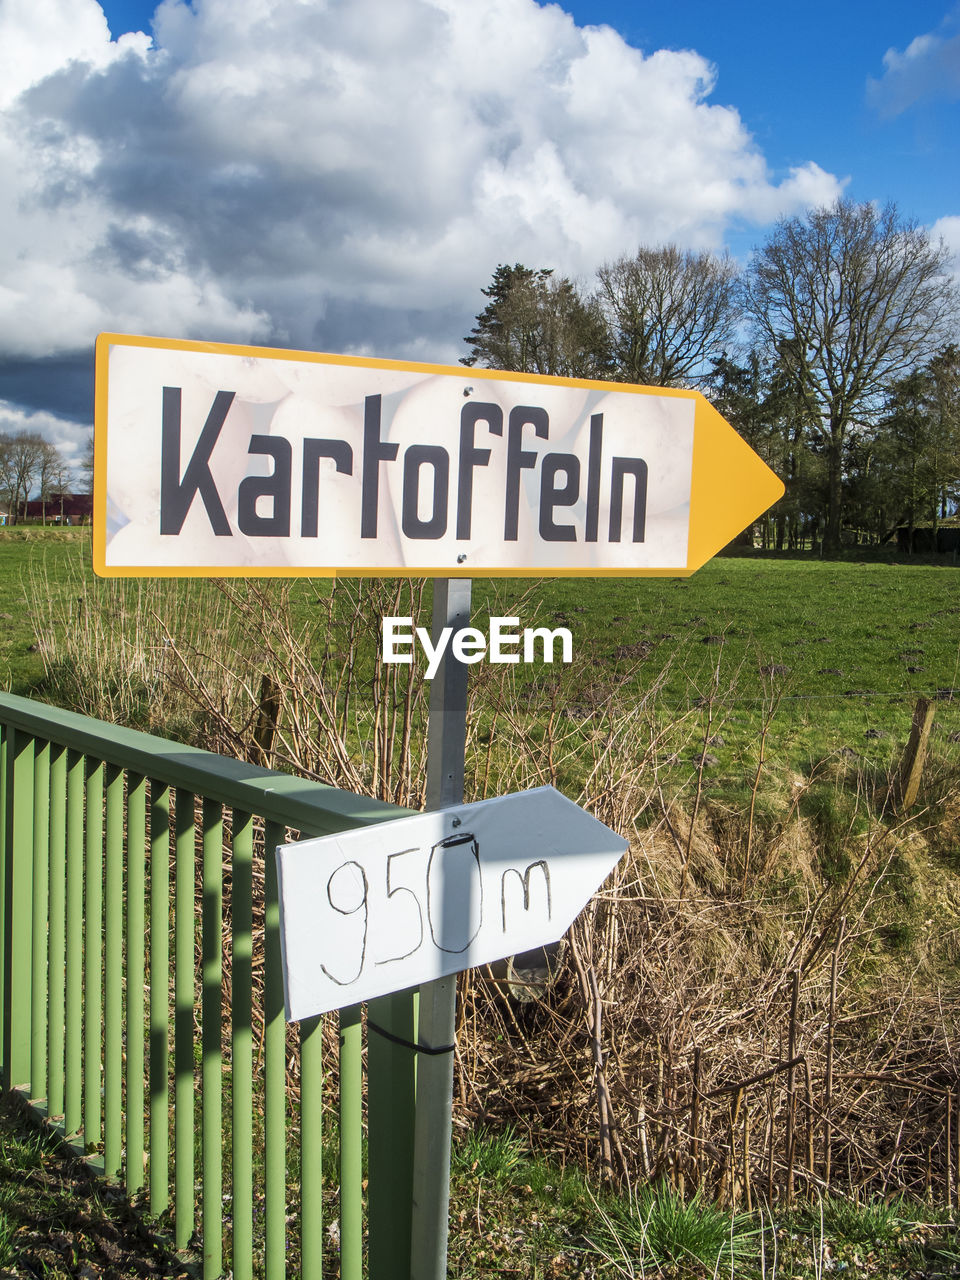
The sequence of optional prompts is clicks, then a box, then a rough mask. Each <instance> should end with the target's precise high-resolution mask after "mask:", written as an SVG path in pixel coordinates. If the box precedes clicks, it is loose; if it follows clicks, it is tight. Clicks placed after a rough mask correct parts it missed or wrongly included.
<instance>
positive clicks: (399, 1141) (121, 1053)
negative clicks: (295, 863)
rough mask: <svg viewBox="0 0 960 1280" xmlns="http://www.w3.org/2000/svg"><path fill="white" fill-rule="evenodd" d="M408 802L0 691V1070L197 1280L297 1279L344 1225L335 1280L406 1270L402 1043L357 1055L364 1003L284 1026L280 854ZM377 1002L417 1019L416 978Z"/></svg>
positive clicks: (389, 1022)
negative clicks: (120, 1188)
mask: <svg viewBox="0 0 960 1280" xmlns="http://www.w3.org/2000/svg"><path fill="white" fill-rule="evenodd" d="M403 812H405V811H404V810H401V809H398V808H395V807H394V806H391V805H386V804H381V803H379V802H377V801H374V800H371V799H368V798H365V797H361V796H356V795H352V794H350V793H347V792H342V791H338V790H336V789H334V788H330V787H325V786H322V785H321V784H319V783H312V782H307V781H304V780H303V779H298V778H293V777H290V776H289V775H286V774H280V773H273V772H270V771H268V770H265V769H259V768H256V767H255V766H253V765H248V764H243V763H241V762H239V761H236V760H231V759H227V758H225V757H223V756H217V755H214V754H212V753H210V752H205V751H199V750H196V749H193V748H190V747H186V746H183V745H181V744H178V743H173V742H168V741H165V740H162V739H159V738H154V737H151V736H150V735H148V734H143V733H138V732H135V731H133V730H128V729H121V728H117V727H116V726H114V725H109V724H105V723H102V722H100V721H96V720H90V719H86V718H84V717H82V716H78V715H75V714H73V713H71V712H67V711H62V710H59V709H57V708H54V707H49V706H46V705H45V704H42V703H37V702H33V701H30V700H28V699H25V698H19V697H16V696H13V695H10V694H0V940H2V947H0V1027H2V1039H0V1072H2V1080H3V1084H4V1085H5V1086H6V1087H7V1088H14V1089H18V1090H19V1091H20V1092H21V1093H22V1095H23V1096H25V1097H26V1098H27V1099H29V1101H30V1104H31V1106H33V1107H34V1108H35V1110H36V1111H37V1112H38V1113H39V1114H41V1115H42V1116H44V1117H45V1118H46V1119H47V1121H48V1122H49V1123H50V1124H52V1125H55V1126H57V1127H58V1128H59V1130H60V1131H61V1133H62V1134H63V1136H64V1137H65V1138H66V1139H67V1140H68V1141H71V1142H73V1143H74V1144H75V1145H76V1146H77V1147H78V1148H79V1149H81V1150H82V1151H83V1152H84V1153H85V1156H86V1158H87V1159H89V1160H91V1161H92V1162H93V1163H94V1164H95V1165H96V1167H98V1168H99V1169H100V1170H101V1172H102V1173H103V1174H104V1175H105V1176H106V1177H107V1178H109V1179H115V1180H119V1179H121V1178H122V1180H123V1184H124V1186H125V1189H126V1192H127V1193H128V1195H129V1196H130V1197H131V1198H134V1199H136V1200H138V1201H142V1202H143V1203H144V1205H145V1206H146V1207H147V1208H148V1209H149V1212H150V1213H151V1214H153V1215H156V1216H158V1217H159V1218H160V1219H161V1221H163V1222H169V1224H170V1228H171V1230H172V1237H173V1244H174V1247H175V1248H177V1249H180V1250H184V1249H186V1248H187V1247H188V1246H192V1247H193V1248H195V1249H196V1250H197V1252H198V1253H199V1252H202V1259H203V1263H202V1271H203V1276H204V1278H205V1280H211V1278H212V1277H217V1276H220V1275H222V1274H223V1273H224V1271H225V1258H226V1259H227V1260H228V1262H229V1270H230V1272H231V1274H232V1275H233V1276H234V1277H235V1278H236V1280H244V1278H247V1280H253V1277H254V1276H255V1275H256V1276H263V1277H266V1278H267V1280H280V1278H281V1277H284V1276H285V1275H286V1274H287V1273H288V1271H289V1273H290V1274H291V1275H301V1276H303V1277H305V1280H312V1278H314V1277H319V1276H320V1275H321V1274H322V1273H323V1269H324V1248H325V1247H326V1248H327V1249H328V1250H329V1249H331V1248H333V1247H334V1244H333V1241H334V1240H336V1239H337V1238H338V1239H339V1245H338V1248H339V1257H338V1259H337V1263H336V1266H337V1269H338V1271H339V1274H340V1275H341V1276H342V1277H344V1280H359V1278H360V1277H361V1276H362V1275H363V1274H368V1275H369V1276H370V1277H372V1278H374V1280H409V1262H408V1259H409V1242H410V1209H411V1206H410V1187H411V1174H412V1163H413V1133H414V1088H415V1078H414V1062H413V1058H414V1055H413V1054H412V1053H411V1052H410V1051H409V1050H408V1049H406V1048H404V1047H403V1046H402V1045H397V1044H394V1043H392V1042H391V1041H390V1040H388V1039H386V1038H384V1037H381V1036H372V1037H371V1039H370V1043H369V1045H368V1046H367V1052H366V1063H365V1064H364V1055H363V1048H364V1045H363V1029H364V1020H363V1018H362V1016H361V1010H360V1009H359V1007H353V1008H349V1009H343V1010H341V1011H340V1014H339V1026H338V1033H339V1034H338V1037H337V1039H338V1042H339V1052H338V1053H337V1052H334V1053H332V1054H326V1053H325V1052H324V1020H323V1019H322V1018H315V1019H309V1020H306V1021H304V1022H301V1023H300V1024H299V1026H298V1034H297V1035H296V1037H294V1035H293V1033H292V1031H288V1029H287V1027H286V1024H285V1020H284V1009H283V984H282V974H281V967H280V927H279V906H278V899H277V884H276V868H275V862H274V858H273V849H274V847H275V846H276V845H277V844H280V843H283V842H284V841H285V840H286V839H288V838H289V836H290V833H291V832H293V833H295V834H296V833H299V834H300V835H302V836H315V835H324V834H329V833H333V832H337V831H343V830H347V829H350V828H353V827H357V826H361V825H365V824H368V823H374V822H382V821H384V820H386V819H388V818H391V817H395V816H400V815H401V814H402V813H403ZM227 978H229V982H228V981H227ZM374 1006H375V1021H376V1023H377V1024H378V1025H379V1026H381V1027H383V1028H385V1029H386V1030H387V1031H389V1032H392V1033H393V1034H394V1035H395V1036H397V1037H398V1038H399V1039H401V1040H406V1041H408V1042H409V1041H413V1040H414V1039H415V1017H416V1014H415V1001H414V997H413V995H412V994H411V993H409V992H408V993H403V994H400V995H397V996H388V997H384V998H383V999H382V1000H379V1001H376V1002H373V1004H372V1005H371V1010H373V1009H374ZM331 1016H336V1015H331ZM332 1042H333V1041H332V1037H331V1036H330V1035H329V1034H328V1037H327V1043H328V1044H330V1043H332ZM328 1059H330V1060H328ZM364 1065H365V1070H366V1079H365V1080H364ZM364 1084H365V1085H366V1090H365V1098H366V1108H365V1110H366V1125H364V1115H363V1112H364V1107H363V1101H364ZM334 1090H336V1096H334V1092H333V1091H334ZM325 1091H326V1093H325ZM228 1092H229V1106H228V1105H227V1101H228V1099H227V1093H228ZM327 1095H329V1096H327ZM335 1104H336V1105H335ZM329 1129H333V1130H335V1131H336V1134H337V1135H338V1142H339V1157H338V1158H339V1166H338V1167H334V1168H333V1170H332V1171H330V1175H329V1176H328V1178H327V1184H328V1185H327V1186H325V1184H324V1176H323V1175H324V1169H323V1159H322V1153H323V1151H324V1148H325V1146H326V1148H327V1149H328V1150H329V1149H330V1147H331V1138H330V1136H329V1134H328V1133H327V1132H326V1131H327V1130H329ZM364 1133H366V1137H367V1143H366V1151H364V1143H363V1138H364ZM198 1157H199V1158H198ZM365 1178H366V1180H367V1189H366V1195H364V1189H363V1188H364V1179H365ZM334 1196H336V1199H334ZM225 1206H226V1209H225ZM325 1208H327V1209H328V1212H327V1213H326V1217H325ZM334 1221H335V1222H336V1230H334V1229H333V1224H334ZM294 1233H296V1234H297V1235H298V1239H296V1240H294V1239H293V1238H292V1236H293V1234H294ZM325 1241H326V1244H325ZM226 1251H229V1252H228V1254H227V1252H226ZM288 1254H289V1255H290V1256H291V1257H293V1258H294V1259H295V1261H293V1262H291V1261H290V1257H288Z"/></svg>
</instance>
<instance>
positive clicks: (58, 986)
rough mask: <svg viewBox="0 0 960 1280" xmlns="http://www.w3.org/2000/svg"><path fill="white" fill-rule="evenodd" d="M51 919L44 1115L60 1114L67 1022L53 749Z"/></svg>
mask: <svg viewBox="0 0 960 1280" xmlns="http://www.w3.org/2000/svg"><path fill="white" fill-rule="evenodd" d="M48 884H49V902H50V916H49V921H48V939H47V942H48V945H47V954H48V962H49V971H48V972H49V976H48V984H49V991H48V1017H47V1077H48V1080H47V1115H48V1116H49V1117H50V1118H51V1119H59V1118H60V1117H61V1116H62V1115H63V1029H64V1023H65V1020H66V1008H65V1004H64V999H65V990H64V978H65V974H66V963H67V959H66V919H67V749H66V747H55V748H54V749H53V754H52V756H51V760H50V863H49V872H48Z"/></svg>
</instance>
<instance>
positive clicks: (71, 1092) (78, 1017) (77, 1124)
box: [63, 751, 86, 1138]
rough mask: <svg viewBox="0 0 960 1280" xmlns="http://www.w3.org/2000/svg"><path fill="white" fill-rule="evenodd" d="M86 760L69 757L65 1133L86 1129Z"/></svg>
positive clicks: (74, 754)
mask: <svg viewBox="0 0 960 1280" xmlns="http://www.w3.org/2000/svg"><path fill="white" fill-rule="evenodd" d="M85 773H86V760H85V759H84V757H83V756H82V755H81V754H80V753H79V752H78V751H70V752H68V754H67V903H66V910H67V920H66V973H65V975H64V978H65V1000H66V1018H65V1021H64V1086H63V1088H64V1097H63V1127H64V1133H65V1134H66V1135H67V1136H68V1137H70V1138H73V1137H75V1136H76V1135H77V1134H79V1132H80V1129H81V1126H82V1125H83V1101H82V1099H83V1093H82V1090H83V791H84V775H85Z"/></svg>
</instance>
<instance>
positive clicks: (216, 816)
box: [200, 800, 223, 1280]
mask: <svg viewBox="0 0 960 1280" xmlns="http://www.w3.org/2000/svg"><path fill="white" fill-rule="evenodd" d="M201 919H202V940H201V953H202V961H203V973H202V993H201V996H202V1004H201V1015H200V1016H201V1041H202V1055H203V1092H202V1103H201V1105H202V1108H203V1276H204V1280H216V1277H217V1276H219V1275H220V1273H221V1271H222V1269H223V1159H222V1144H223V1055H222V1052H221V1023H220V1001H221V999H222V993H223V961H222V955H223V936H222V930H223V809H222V807H221V806H220V805H219V804H216V803H214V802H213V801H212V800H204V802H203V904H202V908H201Z"/></svg>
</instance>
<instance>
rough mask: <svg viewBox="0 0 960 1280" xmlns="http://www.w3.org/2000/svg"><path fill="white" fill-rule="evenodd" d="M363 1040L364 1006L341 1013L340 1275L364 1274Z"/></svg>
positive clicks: (349, 1278) (345, 1279) (345, 1278)
mask: <svg viewBox="0 0 960 1280" xmlns="http://www.w3.org/2000/svg"><path fill="white" fill-rule="evenodd" d="M362 1051H363V1039H362V1036H361V1026H360V1006H359V1005H358V1004H355V1005H350V1006H348V1007H347V1008H345V1009H341V1010H340V1275H341V1277H342V1280H361V1276H362V1274H363V1076H362V1071H363V1066H362V1057H361V1055H362Z"/></svg>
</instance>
